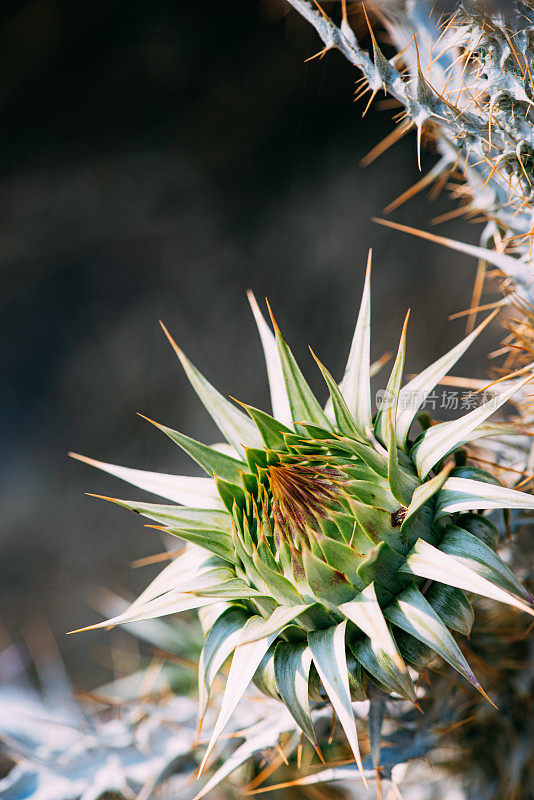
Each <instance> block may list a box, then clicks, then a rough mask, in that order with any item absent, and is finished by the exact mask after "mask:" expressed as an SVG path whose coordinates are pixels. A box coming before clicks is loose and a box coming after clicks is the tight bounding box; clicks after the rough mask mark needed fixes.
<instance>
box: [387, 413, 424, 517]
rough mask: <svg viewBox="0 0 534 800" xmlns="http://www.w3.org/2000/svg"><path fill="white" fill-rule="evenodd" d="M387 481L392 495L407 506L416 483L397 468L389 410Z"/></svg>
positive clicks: (393, 433) (395, 439) (393, 431)
mask: <svg viewBox="0 0 534 800" xmlns="http://www.w3.org/2000/svg"><path fill="white" fill-rule="evenodd" d="M387 422H388V437H387V443H388V453H389V459H388V481H389V486H390V488H391V491H392V493H393V495H394V496H395V497H396V499H397V500H398V501H399V503H400V504H401V505H403V506H409V504H410V502H411V500H412V497H413V493H414V490H415V489H416V488H417V485H418V482H417V481H416V480H415V478H412V477H411V476H409V475H408V474H407V473H406V472H404V471H403V470H401V468H400V466H399V455H398V452H397V437H396V435H395V427H394V425H393V413H392V411H391V409H389V410H388V415H387Z"/></svg>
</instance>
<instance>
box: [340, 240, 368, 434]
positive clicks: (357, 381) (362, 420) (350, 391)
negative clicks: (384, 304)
mask: <svg viewBox="0 0 534 800" xmlns="http://www.w3.org/2000/svg"><path fill="white" fill-rule="evenodd" d="M370 353H371V251H369V258H368V261H367V271H366V274H365V283H364V287H363V294H362V302H361V305H360V311H359V314H358V320H357V322H356V329H355V331H354V336H353V339H352V344H351V347H350V352H349V357H348V360H347V366H346V368H345V374H344V376H343V380H342V381H341V383H340V386H339V388H340V389H341V393H342V395H343V397H344V398H345V401H346V403H347V407H348V409H349V411H350V413H351V414H352V416H353V418H354V420H355V421H356V425H357V426H358V429H359V431H360V432H361V433H362V434H365V430H366V428H370V427H371V424H372V419H371V379H370V374H369V364H370V360H371V356H370Z"/></svg>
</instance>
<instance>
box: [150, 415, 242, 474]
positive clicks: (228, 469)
mask: <svg viewBox="0 0 534 800" xmlns="http://www.w3.org/2000/svg"><path fill="white" fill-rule="evenodd" d="M140 416H142V415H140ZM143 419H146V420H147V421H148V422H151V423H152V425H155V426H156V428H159V429H160V431H163V433H165V434H166V435H167V436H168V437H169V439H172V441H173V442H174V443H175V444H177V445H178V446H179V447H181V448H182V450H185V452H186V453H187V454H188V455H189V456H191V458H192V459H193V460H194V461H196V462H197V464H200V466H201V467H202V469H204V470H205V471H206V472H207V473H208V475H210V476H213V475H214V474H215V475H218V476H219V477H220V478H224V480H226V481H230V482H232V483H236V482H238V481H239V480H240V473H241V472H242V471H243V470H246V469H247V465H246V463H245V462H244V461H238V460H237V459H235V458H231V457H230V456H227V455H225V454H224V453H220V452H219V451H218V450H214V449H213V448H211V447H209V446H208V445H206V444H202V442H197V441H196V440H195V439H191V438H190V437H189V436H185V435H184V434H183V433H179V432H178V431H175V430H173V429H172V428H168V427H167V426H166V425H160V424H159V422H154V420H152V419H148V417H143Z"/></svg>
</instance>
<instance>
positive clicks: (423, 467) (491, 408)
mask: <svg viewBox="0 0 534 800" xmlns="http://www.w3.org/2000/svg"><path fill="white" fill-rule="evenodd" d="M531 379H532V376H531V375H529V376H528V378H526V379H525V380H524V381H522V382H520V383H517V384H515V385H514V386H512V387H509V388H508V389H505V390H504V391H503V392H501V393H500V394H497V395H495V396H494V397H492V399H491V400H489V401H488V402H487V403H484V404H483V405H481V406H479V407H478V408H475V409H473V411H470V412H469V413H468V414H464V416H463V417H460V419H455V420H452V421H451V422H441V423H440V424H439V425H434V426H433V427H432V428H428V429H427V430H426V431H424V432H423V433H422V434H421V435H420V436H419V437H418V439H417V441H416V443H415V445H414V446H413V448H412V450H411V453H410V455H411V457H412V459H414V460H415V464H416V466H417V471H418V473H419V475H420V476H421V478H425V477H426V476H427V475H428V473H429V472H430V470H431V469H432V467H434V466H435V465H436V464H438V463H439V462H440V461H441V460H442V459H443V458H445V456H447V455H448V454H449V453H452V451H453V450H455V449H456V448H457V447H459V446H460V445H461V444H465V443H466V442H469V441H470V436H471V433H472V432H473V431H474V430H475V429H476V428H477V427H478V426H479V425H481V424H482V423H483V422H485V420H486V419H487V418H488V417H489V416H491V414H493V413H494V412H495V411H497V409H498V408H500V407H501V406H502V405H504V403H506V402H507V401H508V400H509V399H510V398H511V397H512V396H513V395H514V394H515V393H516V392H517V391H518V390H519V389H521V387H523V386H524V385H525V384H526V383H528V381H530V380H531Z"/></svg>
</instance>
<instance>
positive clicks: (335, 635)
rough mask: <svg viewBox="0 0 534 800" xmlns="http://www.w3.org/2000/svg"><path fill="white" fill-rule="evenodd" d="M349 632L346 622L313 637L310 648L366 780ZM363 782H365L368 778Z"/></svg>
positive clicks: (310, 637)
mask: <svg viewBox="0 0 534 800" xmlns="http://www.w3.org/2000/svg"><path fill="white" fill-rule="evenodd" d="M345 628H346V622H341V623H340V624H339V625H336V626H335V627H332V628H326V630H322V631H314V632H313V633H309V634H308V644H309V646H310V650H311V652H312V656H313V663H314V664H315V668H316V669H317V672H318V673H319V677H320V679H321V682H322V684H323V686H324V688H325V691H326V694H327V695H328V697H329V699H330V702H331V703H332V706H333V707H334V711H335V712H336V714H337V717H338V719H339V721H340V723H341V726H342V728H343V730H344V731H345V735H346V736H347V739H348V742H349V744H350V747H351V750H352V752H353V754H354V758H355V759H356V763H357V764H358V768H359V769H360V772H361V774H362V778H363V767H362V759H361V756H360V748H359V745H358V733H357V731H356V722H355V720H354V714H353V711H352V704H351V699H350V688H349V676H348V671H347V657H346V654H345ZM363 780H364V781H365V778H363Z"/></svg>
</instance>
